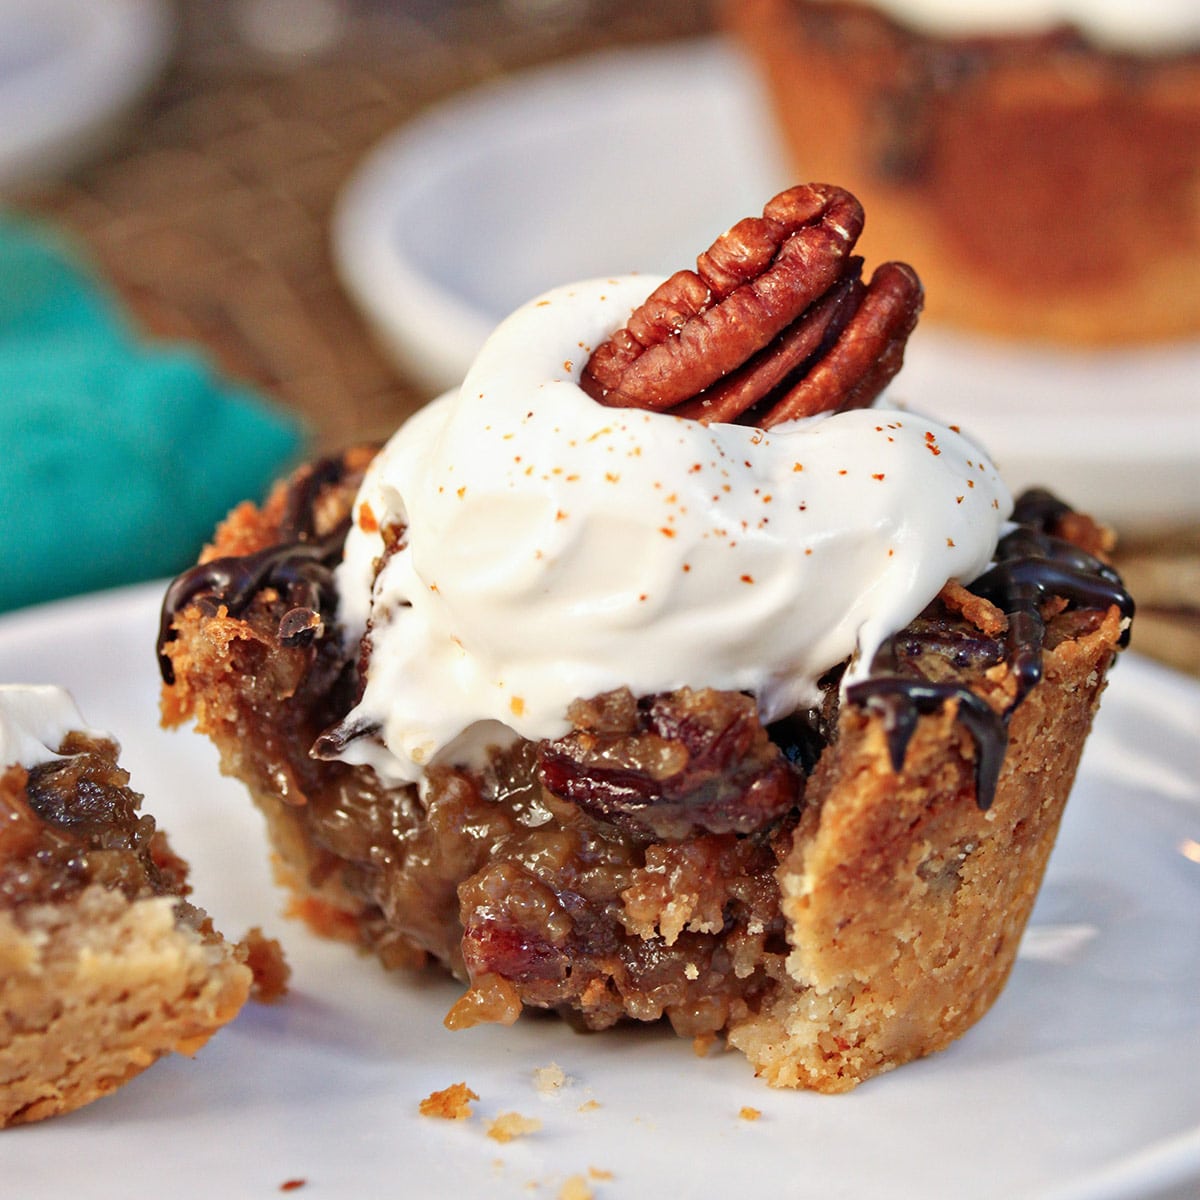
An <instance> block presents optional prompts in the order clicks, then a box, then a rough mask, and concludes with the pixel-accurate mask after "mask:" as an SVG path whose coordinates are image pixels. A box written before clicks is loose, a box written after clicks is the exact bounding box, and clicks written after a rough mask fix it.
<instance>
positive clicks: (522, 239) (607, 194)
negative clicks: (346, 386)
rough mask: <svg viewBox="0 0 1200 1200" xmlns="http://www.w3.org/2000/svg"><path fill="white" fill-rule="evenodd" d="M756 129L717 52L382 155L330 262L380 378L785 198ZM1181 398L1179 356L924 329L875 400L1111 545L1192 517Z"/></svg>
mask: <svg viewBox="0 0 1200 1200" xmlns="http://www.w3.org/2000/svg"><path fill="white" fill-rule="evenodd" d="M770 130H771V123H770V118H769V116H768V115H767V111H766V107H765V104H764V103H763V100H762V98H761V95H760V93H759V90H758V88H757V85H756V82H755V80H754V78H753V75H752V72H751V71H750V70H749V69H748V68H747V67H746V65H745V64H743V63H742V62H741V61H740V59H738V58H737V56H736V55H735V54H734V53H733V52H731V51H730V50H728V49H727V48H725V47H724V46H723V45H722V44H720V43H719V42H714V41H710V40H704V41H699V42H687V43H681V44H679V45H675V46H670V47H667V48H665V49H664V48H652V49H637V50H624V51H615V52H611V53H608V54H604V55H600V56H596V57H594V58H584V59H580V60H576V61H573V62H568V63H565V64H561V65H555V66H552V67H549V68H543V69H540V70H537V71H534V72H531V73H529V74H526V75H523V76H517V77H514V78H512V79H509V80H506V81H502V82H499V83H495V84H491V85H488V86H486V87H483V88H480V89H477V90H475V91H473V92H469V93H466V94H464V95H461V96H458V97H455V98H453V99H451V100H449V101H447V102H445V103H443V104H441V105H439V106H437V107H435V108H433V109H431V110H429V111H428V112H427V113H426V114H424V115H423V116H422V117H420V118H418V119H417V120H415V121H413V122H411V123H409V124H408V125H406V126H404V127H403V128H401V129H400V130H399V131H398V132H397V133H395V134H394V135H392V136H391V137H390V138H388V139H387V140H385V141H384V142H383V143H382V144H381V145H380V146H379V147H378V148H377V149H376V150H375V151H374V152H373V153H372V154H371V155H370V156H369V157H368V158H367V160H366V161H365V162H364V163H363V165H362V167H361V169H360V170H359V172H358V173H357V174H356V176H355V177H354V178H353V179H352V180H351V181H350V183H349V184H348V186H347V188H346V190H345V192H344V194H343V196H342V198H341V202H340V204H339V207H338V210H337V213H336V216H335V221H334V229H333V241H334V253H335V258H336V260H337V263H338V265H339V269H340V271H341V275H342V278H343V280H344V282H345V284H346V286H347V288H348V289H349V291H350V293H351V294H352V295H353V296H354V297H355V298H356V299H357V301H358V303H359V304H360V305H361V307H362V309H363V311H364V312H365V313H366V314H367V316H368V318H369V319H370V320H371V322H372V323H373V325H374V327H375V328H376V330H377V331H378V333H379V336H380V338H381V340H382V342H383V343H384V345H385V346H386V347H388V348H389V349H390V350H391V351H392V353H393V354H394V356H395V358H396V360H397V362H398V363H399V364H400V365H401V366H402V367H403V368H404V369H405V370H407V371H408V372H409V373H410V374H411V375H412V376H414V377H415V378H416V379H418V380H419V381H420V382H421V383H422V384H423V385H424V386H426V387H427V388H429V389H430V390H431V391H435V390H441V389H442V388H445V387H449V386H452V385H453V384H455V383H457V382H458V381H459V380H460V379H461V378H462V375H463V372H464V370H465V369H466V367H467V365H468V364H469V363H470V361H471V359H472V357H473V356H474V353H475V351H476V350H477V349H478V347H479V345H480V344H481V342H482V341H483V339H484V338H485V337H486V336H487V333H488V332H489V331H490V329H491V328H492V327H493V326H494V325H495V323H496V322H497V321H498V320H499V319H500V318H501V317H503V316H505V315H506V314H507V313H508V312H510V311H511V310H512V309H513V308H515V307H516V306H517V305H518V304H520V303H522V302H523V301H525V300H527V299H529V298H530V297H532V296H534V295H536V294H537V293H539V292H541V291H543V290H545V289H546V288H548V287H551V286H554V285H556V284H559V283H564V282H568V281H571V280H575V279H584V278H588V277H591V276H597V275H614V274H621V273H624V272H627V271H630V270H639V271H644V272H647V273H669V272H671V271H674V270H676V269H678V268H680V267H685V266H692V265H693V264H694V261H695V257H696V255H697V254H698V253H699V252H700V251H701V250H703V249H704V248H705V247H706V246H707V245H708V243H709V242H710V241H711V240H712V238H713V237H714V236H715V235H716V234H717V233H719V232H720V231H721V230H722V229H724V228H726V227H727V226H728V225H729V224H731V223H732V222H733V221H735V220H737V219H738V218H739V217H742V216H746V215H748V214H751V213H755V212H758V211H759V210H760V209H761V207H762V204H763V201H764V200H765V199H766V198H767V197H768V196H770V195H772V194H773V193H774V191H776V190H777V189H778V188H779V187H781V186H783V185H784V184H785V183H786V182H788V181H789V179H788V173H787V172H786V171H785V169H784V167H783V166H782V165H781V161H780V159H779V157H778V155H777V154H776V151H775V147H774V144H773V142H772V140H771V134H770ZM867 219H868V221H869V220H870V214H869V213H868V214H867ZM872 265H873V264H868V268H870V267H871V266H872ZM914 265H915V266H916V267H917V270H918V272H919V271H920V263H916V264H914ZM1198 381H1200V341H1197V342H1194V343H1187V344H1183V345H1176V346H1171V347H1154V348H1147V349H1138V350H1128V351H1105V352H1099V351H1097V352H1068V351H1055V350H1052V349H1045V348H1036V347H1026V346H1019V345H1014V344H1009V343H1003V342H994V341H991V340H988V339H984V338H980V337H971V336H967V335H961V334H953V333H950V332H947V331H944V330H940V329H933V328H930V327H928V326H925V327H922V328H920V329H918V331H917V333H916V335H915V336H914V338H913V340H912V343H911V344H910V347H909V352H908V355H907V363H906V366H905V369H904V371H903V372H902V373H901V375H900V376H899V378H898V379H897V381H896V383H895V384H894V386H893V390H892V399H893V400H895V401H897V402H909V403H911V405H912V407H914V408H919V409H922V410H924V411H927V412H929V413H930V414H931V415H936V416H939V417H942V418H943V419H945V420H948V421H953V422H957V423H959V424H961V425H962V426H963V428H964V429H966V430H968V431H969V432H971V433H972V434H973V435H974V436H976V437H977V438H978V440H979V441H981V442H982V443H983V444H984V445H985V446H987V447H988V449H989V450H990V451H991V453H992V456H993V457H994V458H995V460H996V461H997V463H998V465H999V466H1000V467H1001V469H1002V470H1003V472H1004V474H1005V478H1006V480H1007V481H1008V482H1009V483H1010V486H1012V487H1013V488H1014V489H1019V488H1022V487H1025V486H1027V485H1029V484H1039V483H1040V484H1047V483H1048V484H1050V485H1051V486H1052V487H1053V488H1054V489H1055V490H1057V491H1059V492H1061V494H1062V495H1063V496H1064V497H1066V498H1068V499H1070V500H1071V502H1072V503H1074V504H1075V505H1077V506H1078V507H1081V508H1085V509H1087V510H1089V511H1091V512H1093V513H1095V514H1097V515H1100V516H1102V517H1104V518H1106V519H1108V520H1111V521H1113V522H1114V523H1116V524H1117V525H1119V526H1120V527H1121V528H1122V529H1123V530H1124V531H1130V530H1142V529H1145V528H1149V527H1155V526H1158V525H1161V524H1163V523H1175V522H1180V521H1183V522H1186V521H1193V520H1200V475H1198V472H1197V464H1198V463H1200V382H1198Z"/></svg>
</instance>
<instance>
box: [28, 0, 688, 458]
mask: <svg viewBox="0 0 1200 1200" xmlns="http://www.w3.org/2000/svg"><path fill="white" fill-rule="evenodd" d="M178 11H179V14H180V29H181V32H180V39H179V45H178V50H177V53H176V56H175V60H174V64H173V66H172V67H171V69H170V70H169V72H168V74H167V75H166V77H165V78H164V80H163V81H162V83H161V85H160V86H159V87H158V89H157V90H156V91H155V93H154V95H153V96H152V97H151V98H150V99H149V101H148V102H147V104H146V105H145V107H144V109H143V111H142V112H141V114H140V116H139V119H138V120H137V122H136V123H135V124H134V125H133V127H132V128H130V129H129V130H128V132H127V135H126V136H125V138H124V139H123V140H122V141H121V142H120V144H119V145H118V146H117V147H116V148H115V149H114V150H113V151H112V152H111V153H109V154H108V155H107V156H106V157H105V158H104V159H103V160H102V161H100V162H96V163H93V164H92V165H91V166H89V167H87V168H86V169H84V170H82V171H80V172H78V173H76V174H75V175H74V176H73V177H72V178H70V179H69V180H67V181H66V182H64V183H62V184H59V185H55V186H53V187H50V188H47V189H44V190H39V191H37V192H35V193H28V194H26V195H24V196H21V197H18V203H19V204H20V205H22V206H23V207H25V208H28V209H32V210H34V211H36V212H39V213H41V214H43V215H46V216H48V217H50V218H51V219H52V220H54V221H55V222H57V223H58V224H59V225H60V226H62V227H64V228H65V229H67V230H68V231H70V232H71V233H73V234H74V235H75V236H76V238H77V239H78V240H80V241H82V243H83V245H84V247H85V249H86V251H87V252H88V253H89V254H90V256H91V258H92V259H93V261H94V262H95V263H96V265H97V266H98V267H99V269H100V270H101V271H102V273H103V274H104V275H105V276H106V277H107V278H108V279H109V280H110V281H111V283H112V284H113V285H114V286H115V287H116V289H117V290H118V292H119V293H120V294H121V296H122V298H123V299H124V300H125V301H126V303H127V304H128V305H129V307H130V308H131V309H132V310H133V312H134V314H135V317H136V319H137V320H138V321H139V322H140V324H141V325H142V327H143V328H144V329H145V330H146V331H147V332H149V333H151V334H153V335H158V336H167V337H183V338H187V339H190V340H193V341H196V342H198V343H200V344H201V345H203V346H205V347H207V348H208V349H209V350H210V351H211V352H212V353H213V354H214V355H215V356H216V358H217V361H218V362H219V364H220V365H221V367H222V368H223V369H224V370H225V371H226V372H228V373H230V374H232V375H234V376H236V377H238V378H241V379H244V380H247V381H249V382H251V383H253V384H255V385H256V386H258V387H259V388H260V389H262V390H263V391H264V392H266V393H267V394H269V395H270V396H272V397H274V398H275V399H277V400H278V401H280V402H282V403H283V404H285V405H287V406H289V407H291V408H293V409H295V410H297V411H298V412H300V413H301V414H302V415H303V416H304V417H305V418H306V419H307V421H308V422H309V424H310V425H311V427H312V429H313V431H314V437H315V449H316V450H317V451H318V452H324V451H326V450H330V449H334V448H337V447H340V446H343V445H345V444H347V443H350V442H354V441H358V440H360V439H369V440H377V439H380V438H383V437H385V436H386V435H387V434H388V433H390V432H391V431H392V430H393V429H394V428H395V426H396V425H397V423H398V422H399V421H400V420H401V419H402V418H403V417H404V416H405V415H406V414H407V413H409V412H410V411H411V410H412V409H413V408H414V407H416V406H417V405H418V404H419V403H421V402H422V401H424V400H425V399H428V396H426V395H425V394H423V393H422V392H421V391H419V390H418V389H417V388H416V387H415V386H414V385H413V384H412V383H411V382H410V381H408V380H406V379H404V378H403V376H402V375H401V374H400V373H399V372H398V371H397V369H396V368H395V367H394V365H393V364H392V363H391V362H390V361H389V360H388V358H387V357H386V356H385V355H384V354H382V353H381V352H380V350H379V349H378V348H377V347H376V345H375V344H374V343H373V341H372V339H371V335H370V333H369V332H368V330H367V327H366V325H365V323H364V321H363V319H362V317H361V315H360V313H359V312H358V311H357V310H356V309H355V308H354V307H353V306H352V304H351V303H350V301H349V300H348V298H347V297H346V295H345V293H344V292H343V290H342V288H341V286H340V284H339V282H338V280H337V278H336V276H335V273H334V268H333V263H332V261H331V258H330V250H329V240H328V239H329V220H330V213H331V210H332V207H333V203H334V199H335V197H336V196H337V194H338V192H339V190H340V188H341V187H342V185H343V183H344V182H345V181H346V179H347V178H348V176H349V175H350V174H351V172H352V171H353V170H354V168H355V167H356V166H357V165H358V163H359V162H360V161H361V159H362V157H363V155H364V154H365V153H366V152H367V150H368V149H369V148H370V147H371V146H372V145H373V144H374V143H375V142H376V141H378V140H379V139H380V138H381V137H383V136H384V135H385V134H387V133H389V132H390V131H392V130H393V129H395V128H396V127H397V126H399V125H401V124H402V123H403V122H404V121H405V120H407V119H409V118H410V117H412V116H414V115H415V114H417V113H419V112H420V111H421V110H422V109H424V108H426V107H427V106H428V105H430V104H431V103H433V102H435V101H437V100H439V99H441V98H443V97H445V96H446V95H448V94H450V93H452V92H455V91H458V90H460V89H462V88H464V87H469V86H471V85H473V84H477V83H480V82H483V81H484V80H487V79H490V78H493V77H495V76H498V75H501V74H504V73H506V72H512V71H518V70H522V69H524V68H528V67H531V66H534V65H536V64H539V63H542V62H545V61H548V60H550V59H554V58H561V57H565V56H571V55H578V54H584V53H588V52H591V51H596V50H600V49H604V48H607V47H611V46H616V45H626V44H634V43H639V42H646V41H653V40H664V39H668V38H675V37H683V36H690V35H698V34H701V33H703V32H706V31H707V30H708V29H709V28H710V25H709V18H708V14H707V5H706V4H704V3H703V2H702V0H665V2H656V3H655V4H653V5H648V4H643V3H630V2H628V0H557V2H555V0H540V2H538V0H494V2H491V3H479V2H477V3H461V2H460V3H450V2H445V0H426V2H425V3H423V4H422V3H419V2H417V3H413V2H409V3H404V4H398V3H384V2H383V0H374V2H370V0H359V2H351V0H340V2H339V0H289V3H288V4H286V5H285V4H280V3H274V4H266V3H263V2H262V0H258V2H256V0H185V2H183V3H181V4H180V5H179V6H178ZM272 17H273V18H274V20H275V21H276V27H275V29H274V30H272V28H271V26H270V20H271V19H272ZM303 22H307V23H308V27H309V34H310V37H309V44H306V42H305V40H304V38H303V36H302V34H303V32H304V30H303V29H299V28H298V23H300V24H302V23H303ZM322 39H323V40H322ZM314 41H315V42H317V43H319V44H316V45H313V44H311V43H313V42H314Z"/></svg>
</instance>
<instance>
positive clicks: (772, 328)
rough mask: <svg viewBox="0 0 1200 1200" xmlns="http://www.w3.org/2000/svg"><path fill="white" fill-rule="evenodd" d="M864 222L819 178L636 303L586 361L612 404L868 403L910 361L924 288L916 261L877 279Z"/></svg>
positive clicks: (785, 408) (777, 413) (771, 421)
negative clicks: (907, 347)
mask: <svg viewBox="0 0 1200 1200" xmlns="http://www.w3.org/2000/svg"><path fill="white" fill-rule="evenodd" d="M862 227H863V211H862V206H861V205H860V204H859V202H858V201H857V200H856V199H855V198H854V197H853V196H852V195H850V193H849V192H847V191H845V190H843V189H842V188H838V187H832V186H830V185H827V184H806V185H803V186H800V187H793V188H789V189H788V190H787V191H785V192H781V193H780V194H779V195H778V196H776V197H775V198H774V199H772V200H771V201H769V202H768V204H767V205H766V207H765V208H764V209H763V215H762V217H747V218H745V219H744V220H742V221H739V222H738V223H737V224H736V225H734V226H733V228H732V229H730V230H728V231H727V232H726V233H724V234H722V235H721V236H720V237H719V238H717V240H716V241H715V242H714V243H713V244H712V245H711V246H710V247H709V248H708V250H707V251H705V253H703V254H702V255H700V257H699V258H698V259H697V260H696V270H695V271H677V272H676V273H675V274H674V275H672V276H671V278H670V279H668V280H667V281H666V282H665V283H663V284H662V285H661V286H660V287H658V288H656V289H655V291H654V292H652V293H651V295H650V296H649V297H648V299H647V300H646V302H645V303H644V304H643V305H641V307H640V308H638V309H636V310H635V311H634V313H633V314H632V316H631V317H630V318H629V322H628V324H627V325H626V326H625V328H623V329H620V330H618V331H617V332H616V333H615V334H613V336H612V337H611V338H610V339H609V340H608V341H607V342H605V343H604V344H603V345H601V346H598V347H597V348H596V350H595V351H594V352H593V354H592V356H591V357H590V359H589V360H588V362H587V365H586V366H585V368H584V371H583V377H582V379H581V381H580V382H581V385H582V387H583V389H584V391H585V392H587V394H588V395H589V396H591V397H592V398H593V399H595V400H598V401H599V402H600V403H602V404H608V405H611V406H614V407H627V408H648V409H655V410H658V411H663V412H671V413H674V414H675V415H678V416H683V417H691V418H693V419H695V420H698V421H701V422H704V423H705V424H708V423H711V422H718V421H719V422H730V421H739V420H740V421H742V422H746V423H751V424H757V425H760V426H762V427H763V428H770V427H771V426H773V425H778V424H779V423H780V422H781V421H789V420H794V419H795V418H797V417H803V416H810V415H812V414H813V413H818V412H826V411H833V410H838V409H843V408H857V407H863V406H865V405H867V404H870V402H871V401H872V400H873V399H874V398H875V397H876V396H877V395H878V394H879V393H880V391H882V390H883V388H884V387H885V386H886V384H887V383H888V381H889V380H890V379H891V378H892V376H893V375H895V374H896V372H897V371H898V370H899V369H900V365H901V363H902V362H903V358H904V344H905V342H906V341H907V340H908V335H909V334H910V333H911V332H912V330H913V327H914V326H915V325H916V321H917V316H918V314H919V313H920V311H921V304H922V300H923V293H922V290H921V283H920V280H918V279H917V276H916V274H915V272H914V271H913V270H912V268H911V267H908V266H905V265H904V264H903V263H885V264H884V265H883V266H881V267H879V268H878V269H877V270H876V271H875V273H874V275H873V276H872V277H871V280H870V282H869V283H866V284H864V283H863V281H862V279H861V274H862V265H863V264H862V259H861V258H859V257H858V256H856V255H853V254H851V253H850V252H851V250H852V249H853V248H854V244H855V242H856V241H857V240H858V236H859V234H860V233H861V232H862Z"/></svg>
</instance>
